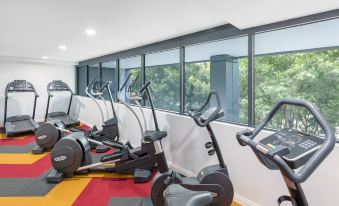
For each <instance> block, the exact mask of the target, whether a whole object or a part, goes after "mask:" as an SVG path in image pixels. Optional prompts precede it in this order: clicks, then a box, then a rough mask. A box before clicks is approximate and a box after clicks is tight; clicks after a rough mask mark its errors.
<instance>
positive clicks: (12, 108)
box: [0, 59, 75, 125]
mask: <svg viewBox="0 0 339 206" xmlns="http://www.w3.org/2000/svg"><path fill="white" fill-rule="evenodd" d="M15 79H24V80H27V81H29V82H31V83H32V84H33V85H34V87H35V89H36V90H37V92H38V94H39V95H40V97H39V98H38V100H37V108H36V116H35V119H36V120H37V121H43V120H44V115H45V111H46V106H47V84H48V83H49V82H51V81H52V80H56V79H57V80H63V81H64V82H66V83H67V84H69V86H70V88H71V89H73V90H74V89H75V67H74V66H73V65H62V64H53V63H39V62H28V61H21V60H6V59H0V80H1V81H0V125H3V123H4V120H3V118H4V101H5V89H6V85H7V84H8V83H9V82H10V81H13V80H15ZM68 101H69V93H65V92H60V93H57V94H55V95H54V97H53V98H52V100H51V104H50V111H65V112H67V107H68ZM33 102H34V94H33V93H20V94H19V93H10V94H9V99H8V110H7V117H9V116H13V115H19V114H28V115H32V112H33Z"/></svg>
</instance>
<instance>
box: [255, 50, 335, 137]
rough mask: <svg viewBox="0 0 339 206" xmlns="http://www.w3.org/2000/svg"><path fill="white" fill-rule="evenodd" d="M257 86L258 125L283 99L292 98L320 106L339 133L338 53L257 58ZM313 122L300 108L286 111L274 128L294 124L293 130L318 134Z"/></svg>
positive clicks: (283, 110) (272, 124)
mask: <svg viewBox="0 0 339 206" xmlns="http://www.w3.org/2000/svg"><path fill="white" fill-rule="evenodd" d="M255 82H256V83H255V113H256V123H257V124H258V123H259V122H260V120H261V118H262V117H264V116H265V114H266V113H267V112H268V111H269V110H270V109H271V107H272V106H273V105H274V104H275V103H276V102H277V101H278V100H279V99H281V98H287V97H290V98H298V99H305V100H308V101H310V102H312V103H314V104H316V105H317V106H318V107H319V108H320V110H321V111H322V113H323V114H324V115H325V117H326V118H327V120H328V121H329V122H330V123H331V124H332V126H333V127H334V128H336V131H337V133H338V132H339V109H338V108H339V95H338V94H339V92H338V91H339V50H338V49H332V50H319V51H310V52H300V53H286V54H278V55H263V56H257V57H256V58H255ZM291 111H293V112H291ZM312 119H313V117H312V116H311V115H310V114H309V113H308V112H305V110H302V109H300V108H299V109H297V108H293V109H291V108H283V109H282V110H281V114H280V115H279V116H277V117H276V118H275V119H273V120H272V121H271V122H270V127H272V128H277V129H278V128H282V127H285V126H287V125H288V124H290V125H289V126H292V123H293V127H297V128H301V129H303V130H304V131H305V132H310V133H315V134H317V133H319V130H320V128H319V127H318V126H317V124H315V123H314V121H313V120H312Z"/></svg>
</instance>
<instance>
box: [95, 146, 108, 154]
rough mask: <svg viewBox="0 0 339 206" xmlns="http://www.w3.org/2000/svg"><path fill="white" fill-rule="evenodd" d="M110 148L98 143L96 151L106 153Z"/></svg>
mask: <svg viewBox="0 0 339 206" xmlns="http://www.w3.org/2000/svg"><path fill="white" fill-rule="evenodd" d="M108 150H109V148H107V147H104V146H101V145H98V146H97V147H96V149H95V152H96V153H105V152H107V151H108Z"/></svg>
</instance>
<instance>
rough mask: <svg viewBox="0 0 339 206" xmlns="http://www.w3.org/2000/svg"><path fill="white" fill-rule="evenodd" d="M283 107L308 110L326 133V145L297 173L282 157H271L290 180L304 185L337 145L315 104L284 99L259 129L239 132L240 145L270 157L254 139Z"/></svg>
mask: <svg viewBox="0 0 339 206" xmlns="http://www.w3.org/2000/svg"><path fill="white" fill-rule="evenodd" d="M283 105H294V106H301V107H304V108H306V109H308V110H309V111H310V112H311V114H312V115H313V116H314V118H315V119H316V121H317V122H318V124H319V125H320V126H321V128H322V130H323V131H324V133H325V139H324V143H323V144H322V145H321V146H320V148H319V149H318V150H317V151H316V152H315V153H314V155H313V156H312V157H311V158H310V159H309V160H308V161H307V162H306V163H305V164H304V166H303V167H302V168H301V169H300V170H299V171H298V172H295V171H294V170H293V169H292V168H291V167H290V166H289V165H288V164H287V163H286V162H285V160H284V159H283V158H282V157H281V156H280V155H278V154H275V155H273V157H271V158H272V159H273V160H274V162H275V163H276V164H277V165H278V166H279V168H280V169H281V170H283V171H284V173H285V174H286V176H287V177H288V178H290V179H291V180H292V181H294V182H297V183H302V182H304V181H305V180H306V179H307V178H308V177H309V176H310V175H311V174H312V173H313V172H314V171H315V169H316V168H317V167H318V166H319V165H320V163H321V162H322V161H323V160H324V159H325V158H326V157H327V156H328V155H329V154H330V153H331V151H332V150H333V148H334V146H335V143H336V138H335V135H334V131H333V129H332V128H331V126H330V124H329V123H328V122H327V120H326V119H325V117H324V116H323V115H322V114H321V112H320V111H319V109H318V108H317V107H316V106H315V105H314V104H312V103H310V102H309V101H306V100H296V99H282V100H280V101H279V102H278V103H277V104H276V105H275V106H274V107H273V109H272V110H271V111H270V112H269V113H268V114H267V115H266V117H265V118H264V119H263V120H262V122H261V123H260V124H259V125H258V127H256V128H255V129H254V130H253V131H250V130H248V129H247V130H244V131H242V132H238V133H237V135H236V137H237V140H238V142H239V144H240V145H242V146H246V145H248V146H250V147H251V148H252V149H253V151H255V152H258V153H261V154H263V155H265V156H269V154H268V153H269V149H267V148H265V147H263V146H262V145H261V144H260V143H259V142H258V141H256V140H254V138H255V137H256V136H257V135H258V133H259V132H260V131H261V130H262V129H263V128H264V127H265V126H266V125H267V124H268V122H269V121H270V120H271V119H272V118H273V117H274V116H275V114H276V113H277V111H278V110H279V109H280V108H281V107H282V106H283Z"/></svg>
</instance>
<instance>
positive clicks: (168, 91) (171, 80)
mask: <svg viewBox="0 0 339 206" xmlns="http://www.w3.org/2000/svg"><path fill="white" fill-rule="evenodd" d="M145 71H146V81H149V80H150V81H151V82H152V85H151V89H152V95H153V96H154V106H155V107H156V108H159V109H164V110H169V111H175V112H179V105H180V102H179V101H180V97H179V94H180V92H179V91H180V86H179V84H180V83H179V79H180V78H179V64H170V65H159V66H151V67H146V70H145Z"/></svg>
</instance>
